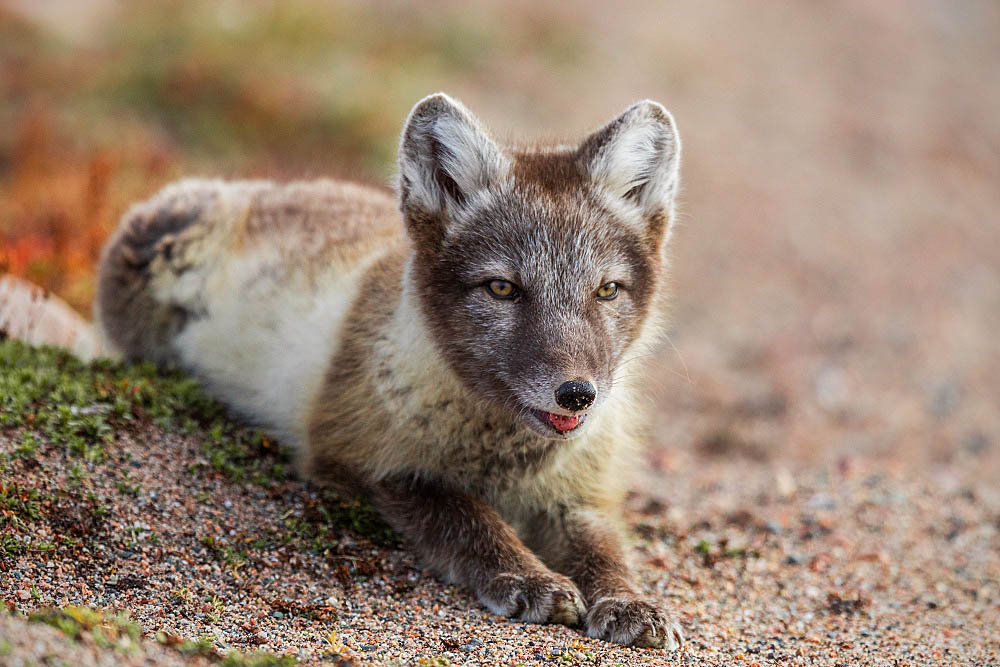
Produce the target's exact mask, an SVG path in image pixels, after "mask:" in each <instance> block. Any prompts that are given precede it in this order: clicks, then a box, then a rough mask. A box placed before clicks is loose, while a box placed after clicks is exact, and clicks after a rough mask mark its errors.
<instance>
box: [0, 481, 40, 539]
mask: <svg viewBox="0 0 1000 667" xmlns="http://www.w3.org/2000/svg"><path fill="white" fill-rule="evenodd" d="M41 517H42V511H41V503H40V502H39V496H38V490H37V489H22V488H21V487H19V486H18V485H17V484H16V483H14V484H11V485H9V486H8V485H6V484H0V528H4V527H6V526H12V527H14V528H24V527H26V526H27V525H28V524H30V523H32V522H34V521H37V520H38V519H40V518H41Z"/></svg>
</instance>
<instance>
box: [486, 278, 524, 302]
mask: <svg viewBox="0 0 1000 667" xmlns="http://www.w3.org/2000/svg"><path fill="white" fill-rule="evenodd" d="M487 287H489V288H490V294H492V295H493V296H495V297H496V298H498V299H513V298H514V297H516V296H517V288H516V287H514V283H511V282H507V281H506V280H491V281H490V283H489V285H487Z"/></svg>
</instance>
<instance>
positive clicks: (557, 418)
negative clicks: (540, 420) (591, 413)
mask: <svg viewBox="0 0 1000 667" xmlns="http://www.w3.org/2000/svg"><path fill="white" fill-rule="evenodd" d="M549 421H550V422H552V425H553V426H555V427H556V430H558V431H571V430H573V429H574V428H576V425H577V424H579V423H580V418H579V417H565V416H563V415H554V414H552V413H551V412H550V413H549Z"/></svg>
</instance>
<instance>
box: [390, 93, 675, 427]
mask: <svg viewBox="0 0 1000 667" xmlns="http://www.w3.org/2000/svg"><path fill="white" fill-rule="evenodd" d="M679 161H680V142H679V138H678V136H677V133H676V131H675V129H674V122H673V119H672V118H671V116H670V114H669V113H668V112H667V111H666V110H665V109H664V108H663V107H661V106H660V105H658V104H656V103H654V102H640V103H637V104H635V105H633V106H632V107H630V108H629V109H628V110H626V111H625V113H623V114H622V115H621V116H619V117H618V118H617V119H615V120H614V121H612V122H611V123H609V124H608V125H606V126H605V127H604V128H602V129H600V130H598V131H597V132H596V133H594V134H593V135H591V136H590V137H588V138H587V139H586V140H585V141H583V142H582V143H581V144H579V145H578V146H574V147H558V148H553V149H546V150H517V149H504V148H501V147H500V146H498V145H497V144H496V143H495V142H494V141H493V140H492V139H491V138H490V137H489V135H488V134H487V133H486V132H485V131H484V130H483V129H482V128H481V126H480V125H479V123H478V122H477V121H476V119H475V118H474V117H473V116H472V115H471V114H470V113H469V112H468V111H467V110H466V109H465V108H464V107H463V106H461V105H460V104H459V103H458V102H456V101H454V100H452V99H450V98H448V97H447V96H445V95H441V94H439V95H433V96H431V97H429V98H426V99H425V100H423V101H422V102H420V103H419V104H418V105H417V106H416V107H415V108H414V110H413V112H412V113H411V115H410V118H409V120H408V121H407V125H406V128H405V129H404V131H403V138H402V142H401V146H400V165H399V168H400V182H399V190H400V202H401V210H402V213H403V216H404V219H405V221H406V226H407V231H408V234H409V235H410V238H411V241H412V245H413V248H414V253H413V259H412V261H411V265H410V266H409V268H408V271H409V272H410V275H409V280H410V283H411V284H412V285H414V286H415V296H416V298H417V300H418V303H419V306H420V309H421V311H422V313H423V316H424V318H425V320H426V322H427V323H428V324H429V326H430V329H431V331H432V335H433V337H434V340H435V343H436V344H437V346H438V348H439V349H440V350H441V352H442V353H443V355H444V357H445V359H446V360H447V361H448V363H449V364H450V365H451V367H452V368H453V369H454V371H455V372H456V373H457V374H458V376H459V377H460V378H462V380H463V381H464V383H465V384H466V386H467V387H468V388H469V390H470V391H472V392H475V393H476V394H478V395H479V396H481V397H483V398H484V399H486V400H488V401H490V402H492V403H494V404H497V405H499V406H502V407H503V408H504V409H506V410H509V411H510V412H511V413H512V414H513V415H515V416H516V417H517V418H518V419H519V420H520V423H521V424H522V425H523V426H524V427H526V428H529V429H531V430H532V431H534V432H535V433H537V434H538V435H541V436H545V437H549V438H561V439H568V438H573V437H576V436H579V435H580V434H582V433H584V432H585V431H586V423H587V415H588V414H590V413H591V412H592V411H594V410H599V409H600V407H601V405H602V403H604V402H605V401H606V400H607V398H608V397H609V396H611V395H612V393H613V392H614V391H615V389H616V385H618V384H619V382H620V380H621V379H622V377H623V374H624V373H625V372H626V370H625V368H626V366H627V364H628V363H629V362H630V361H632V360H634V355H635V354H637V352H636V350H635V343H636V341H637V340H638V339H639V338H640V337H641V335H642V333H643V331H644V329H645V328H646V325H647V323H648V321H649V319H650V317H651V313H652V311H654V310H655V308H656V301H657V293H658V289H659V286H660V284H661V282H662V273H663V271H664V246H665V245H666V242H667V239H668V237H669V232H670V221H671V219H672V217H673V206H674V203H673V202H674V194H675V192H676V189H677V177H678V167H679ZM630 355H632V357H631V358H630Z"/></svg>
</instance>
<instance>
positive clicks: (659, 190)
mask: <svg viewBox="0 0 1000 667" xmlns="http://www.w3.org/2000/svg"><path fill="white" fill-rule="evenodd" d="M675 128H676V126H675V124H674V119H673V116H671V115H670V112H669V111H667V110H666V109H664V108H663V106H661V105H660V104H658V103H656V102H653V101H650V100H644V101H642V102H637V103H636V104H634V105H632V106H631V107H629V108H628V109H627V110H626V111H625V113H623V114H622V115H621V116H619V117H618V118H617V119H615V120H614V121H612V122H611V123H609V124H608V125H606V126H605V127H604V128H602V129H601V130H598V131H597V132H596V133H594V135H592V136H591V137H590V139H588V140H587V141H586V142H584V149H585V150H586V147H587V144H588V143H592V144H593V145H594V146H595V148H594V149H592V151H591V152H589V154H588V155H587V157H588V159H589V163H588V165H587V167H588V170H589V173H590V175H591V178H592V179H593V181H594V182H595V183H596V184H599V185H600V186H602V187H603V188H605V189H606V190H607V191H608V192H609V193H611V194H612V195H614V196H617V197H620V198H634V201H635V203H636V204H637V205H638V206H639V207H641V208H643V209H646V210H647V211H649V210H652V209H656V208H659V209H662V208H667V209H668V210H669V209H670V207H671V205H672V202H673V197H674V193H675V191H676V189H677V180H678V172H679V169H680V156H681V142H680V137H679V136H678V134H677V130H676V129H675Z"/></svg>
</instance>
